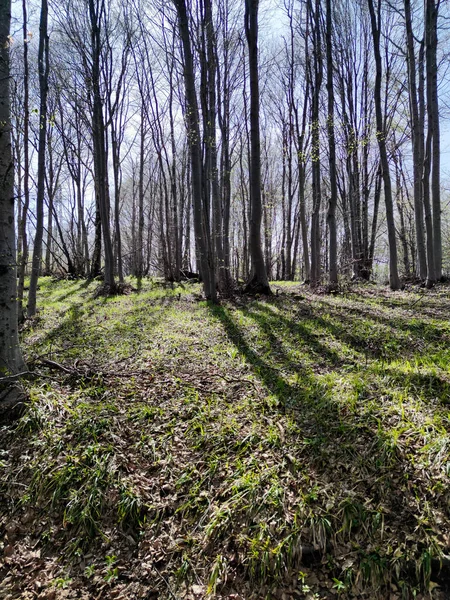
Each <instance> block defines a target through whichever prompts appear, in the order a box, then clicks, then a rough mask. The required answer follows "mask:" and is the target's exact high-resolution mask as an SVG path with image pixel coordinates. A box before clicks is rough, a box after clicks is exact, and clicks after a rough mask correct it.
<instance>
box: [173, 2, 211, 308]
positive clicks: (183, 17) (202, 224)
mask: <svg viewBox="0 0 450 600" xmlns="http://www.w3.org/2000/svg"><path fill="white" fill-rule="evenodd" d="M173 2H174V4H175V7H176V9H177V15H178V29H179V32H180V38H181V43H182V46H183V54H184V84H185V92H186V124H187V133H188V143H189V150H190V158H191V184H192V196H193V202H192V203H193V209H194V234H195V241H196V250H197V253H198V255H197V259H198V263H199V267H200V272H201V275H202V279H203V288H204V292H205V296H206V298H207V299H208V300H211V301H213V302H215V301H216V300H217V292H216V282H215V273H214V262H213V260H212V256H211V255H210V252H209V248H210V241H209V236H210V232H209V219H208V215H207V214H205V209H204V206H203V203H202V189H203V184H202V151H201V141H200V140H201V137H200V126H199V111H198V102H197V92H196V88H195V75H194V62H193V57H192V48H191V40H190V35H189V22H188V16H187V10H186V2H185V0H173Z"/></svg>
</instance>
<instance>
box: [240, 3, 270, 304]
mask: <svg viewBox="0 0 450 600" xmlns="http://www.w3.org/2000/svg"><path fill="white" fill-rule="evenodd" d="M258 6H259V0H245V35H246V37H247V45H248V62H249V77H250V232H249V241H250V254H251V258H252V271H251V275H250V280H249V281H248V282H247V285H246V290H247V291H248V292H259V293H264V294H270V293H271V290H270V286H269V281H268V279H267V271H266V266H265V264H264V254H263V250H262V241H261V220H262V204H261V142H260V132H259V70H258Z"/></svg>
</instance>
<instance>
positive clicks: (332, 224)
mask: <svg viewBox="0 0 450 600" xmlns="http://www.w3.org/2000/svg"><path fill="white" fill-rule="evenodd" d="M326 11H327V14H326V34H325V37H326V50H327V94H328V118H327V129H328V146H329V167H330V199H329V201H328V214H327V224H328V233H329V236H330V244H329V270H328V278H329V286H330V288H331V289H336V288H337V285H338V271H337V230H336V206H337V183H336V143H335V139H334V91H333V47H332V25H331V22H332V21H331V0H326Z"/></svg>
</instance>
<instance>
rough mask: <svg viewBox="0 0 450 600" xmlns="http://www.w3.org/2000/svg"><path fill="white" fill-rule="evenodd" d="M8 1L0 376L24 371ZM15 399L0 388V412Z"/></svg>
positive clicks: (0, 77)
mask: <svg viewBox="0 0 450 600" xmlns="http://www.w3.org/2000/svg"><path fill="white" fill-rule="evenodd" d="M10 21H11V2H10V0H0V376H1V377H5V376H6V377H8V376H10V375H17V374H18V373H20V372H21V371H23V370H24V369H25V363H24V360H23V357H22V353H21V350H20V346H19V337H18V321H17V277H16V236H15V227H14V164H13V161H12V152H11V115H10V89H9V81H10V69H9V44H10V38H9V30H10V29H9V28H10ZM16 400H17V390H16V388H14V387H12V386H7V387H6V388H0V403H1V404H0V411H1V412H3V411H4V409H5V407H6V406H8V407H9V406H11V405H12V404H14V403H15V402H16Z"/></svg>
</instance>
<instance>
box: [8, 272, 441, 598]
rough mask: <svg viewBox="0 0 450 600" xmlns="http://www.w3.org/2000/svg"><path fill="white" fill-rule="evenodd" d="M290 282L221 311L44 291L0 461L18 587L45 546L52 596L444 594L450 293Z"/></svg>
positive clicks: (77, 288) (51, 286) (69, 290)
mask: <svg viewBox="0 0 450 600" xmlns="http://www.w3.org/2000/svg"><path fill="white" fill-rule="evenodd" d="M277 285H278V284H277ZM134 287H136V286H134ZM279 288H280V290H281V293H280V294H279V295H278V296H276V297H273V298H270V299H263V298H259V299H256V300H249V299H247V298H245V297H243V298H240V299H239V300H238V301H237V302H235V303H231V302H230V303H223V304H222V305H219V306H213V305H209V304H208V303H206V302H199V301H198V297H197V294H198V289H197V287H196V286H192V285H189V286H188V285H187V286H186V287H184V288H183V287H179V288H176V287H175V288H174V289H171V288H169V289H165V288H163V287H161V286H158V285H155V283H154V282H151V281H143V282H141V286H140V289H139V291H138V292H135V293H133V294H130V295H127V296H125V295H124V296H118V297H114V298H96V297H95V294H94V291H95V286H94V285H92V284H91V285H90V286H88V285H86V283H85V282H81V281H76V282H58V283H55V282H53V281H51V280H50V279H45V278H44V279H43V281H42V284H41V289H40V297H39V301H40V307H41V310H40V314H39V319H37V320H35V321H33V322H29V323H28V324H27V326H26V330H25V331H24V333H23V335H24V346H25V349H26V353H27V355H28V358H29V362H30V364H31V365H32V366H33V368H34V369H35V370H36V373H37V374H38V375H39V376H38V377H37V378H36V379H35V380H33V381H32V382H31V383H29V384H27V385H29V392H30V396H31V398H32V402H31V403H30V405H29V407H28V410H27V412H26V413H25V415H24V416H23V418H22V420H21V422H20V423H19V425H18V427H17V429H15V430H14V429H5V430H4V431H3V432H2V447H4V450H3V453H2V455H1V456H0V458H1V460H0V469H1V470H2V472H3V473H2V475H3V481H4V483H3V484H2V492H4V493H3V499H2V501H1V502H2V509H3V516H2V524H3V526H4V531H5V534H4V547H5V548H9V546H11V547H12V548H14V552H16V553H17V556H16V558H17V559H18V560H16V562H15V566H14V569H15V571H14V574H15V577H16V580H17V581H19V582H20V584H19V588H18V589H19V592H18V593H20V594H23V593H25V592H26V591H27V590H28V589H31V587H32V585H34V583H33V582H34V579H33V578H32V575H31V574H30V573H29V572H28V571H26V570H24V569H23V567H22V566H21V565H22V564H25V563H24V562H23V561H22V562H21V561H20V560H19V557H20V556H22V555H23V556H25V555H26V553H27V552H30V548H36V547H39V548H41V547H42V553H43V554H42V555H41V556H43V555H44V554H45V557H46V558H45V560H46V561H47V562H46V565H51V567H52V568H51V569H50V567H48V569H47V571H48V576H47V577H45V576H44V577H43V580H42V581H43V582H42V585H41V587H43V588H44V589H46V587H51V586H52V585H53V587H54V586H55V584H54V583H53V584H52V583H51V582H52V581H53V582H54V581H59V582H60V583H58V586H59V587H61V586H62V583H61V582H64V585H67V586H69V585H73V586H77V589H85V590H86V591H87V593H89V594H92V595H94V596H95V595H96V594H98V593H100V590H101V589H102V586H105V585H107V586H108V588H111V589H113V588H114V589H115V590H116V592H114V593H117V594H119V593H124V594H125V595H128V597H132V596H133V595H134V596H135V597H138V598H139V597H145V594H147V595H148V594H149V593H150V592H151V593H153V592H154V593H155V594H156V596H155V597H160V598H166V597H167V598H170V597H172V598H173V595H174V594H175V597H183V596H182V594H188V593H189V592H188V590H191V592H190V593H192V594H194V595H195V594H196V593H198V594H203V595H204V596H205V597H206V596H209V597H218V598H219V597H227V594H228V595H230V594H233V593H239V594H240V595H241V596H242V597H243V598H249V599H250V598H279V597H282V595H283V594H285V596H287V597H292V598H295V597H299V598H303V597H307V595H308V594H310V597H311V598H312V597H314V598H327V597H329V595H330V594H332V595H333V596H336V595H337V596H339V597H340V598H359V597H364V594H365V595H366V597H367V595H368V596H369V597H372V598H375V597H379V598H387V597H392V598H398V599H399V600H400V599H401V598H404V599H406V598H414V597H416V596H417V594H418V593H421V594H422V595H423V597H427V594H429V592H430V590H432V591H433V597H434V598H435V599H438V598H444V597H445V594H446V593H447V591H446V590H445V577H446V575H445V573H446V571H445V569H444V571H442V573H441V574H439V569H438V566H439V563H440V561H443V562H444V563H446V561H447V559H446V558H445V557H446V556H447V555H448V554H449V553H450V548H449V547H450V537H449V535H450V522H449V512H450V505H449V498H450V493H449V492H450V490H449V474H450V461H449V456H450V442H449V420H450V414H449V412H450V411H449V391H450V389H449V386H450V367H449V365H450V350H449V343H448V342H449V340H450V326H449V323H448V312H449V308H450V306H449V305H450V301H449V300H448V299H447V295H445V294H443V293H442V291H441V288H437V289H436V290H435V291H431V292H427V293H426V294H425V295H423V296H422V297H420V296H419V295H418V293H416V292H414V291H409V292H397V293H391V292H386V290H385V289H384V288H381V287H380V288H377V287H367V288H361V289H360V290H357V291H355V292H347V293H346V294H345V295H338V296H333V297H328V296H320V295H314V294H311V293H310V292H309V291H307V290H305V289H304V288H299V287H298V286H293V285H291V284H290V285H284V284H280V285H279ZM418 300H420V312H419V309H418V308H417V304H416V303H417V302H418ZM42 358H45V359H48V360H51V361H53V362H57V363H58V364H59V365H61V366H63V367H65V368H66V371H64V370H59V371H55V370H54V369H52V368H51V367H49V364H48V363H45V362H43V361H42ZM24 517H25V524H26V526H25V527H24V526H23V525H21V523H22V522H23V518H24ZM11 532H12V533H11ZM8 552H11V550H8ZM8 552H6V553H5V557H4V558H3V559H2V560H3V562H2V563H0V574H3V572H4V573H6V572H7V570H8V569H11V561H9V559H8V556H7V554H8ZM56 557H58V561H57V560H56ZM111 557H113V558H111ZM35 560H36V561H38V560H42V558H41V557H40V558H39V559H38V558H36V559H35ZM447 572H448V571H447ZM50 575H51V576H50ZM69 581H70V583H67V582H69ZM8 585H9V587H7V586H8ZM11 585H12V584H8V583H7V584H1V585H0V593H3V591H5V590H7V591H9V590H10V589H12V588H11ZM2 586H3V587H2ZM2 590H3V591H2ZM152 590H153V591H152ZM140 594H141V595H140ZM439 594H441V595H439ZM13 597H14V596H13ZM17 597H20V595H18V596H17ZM149 597H151V596H149Z"/></svg>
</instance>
